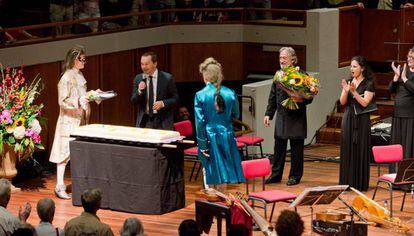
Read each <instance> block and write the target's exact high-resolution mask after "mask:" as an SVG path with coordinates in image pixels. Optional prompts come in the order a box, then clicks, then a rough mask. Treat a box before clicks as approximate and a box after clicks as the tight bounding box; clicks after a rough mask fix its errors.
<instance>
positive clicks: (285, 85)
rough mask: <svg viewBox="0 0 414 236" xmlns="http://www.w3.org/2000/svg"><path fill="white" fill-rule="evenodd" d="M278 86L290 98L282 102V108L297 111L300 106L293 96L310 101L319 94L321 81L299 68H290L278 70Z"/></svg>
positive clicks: (275, 79) (276, 77)
mask: <svg viewBox="0 0 414 236" xmlns="http://www.w3.org/2000/svg"><path fill="white" fill-rule="evenodd" d="M274 81H275V82H276V84H277V86H278V87H279V88H281V89H283V90H284V91H285V92H286V93H287V94H288V95H289V97H288V98H287V99H285V100H283V101H282V103H281V104H282V106H284V107H286V108H288V109H290V110H296V109H298V108H299V106H298V104H297V103H296V102H295V101H294V100H293V99H292V97H291V96H292V95H298V96H299V97H301V98H305V99H310V98H312V97H314V96H315V95H316V94H318V92H319V88H320V86H319V80H318V79H316V78H315V77H313V76H310V75H308V74H306V73H304V72H301V71H300V70H299V67H296V68H295V67H288V68H284V69H281V70H278V71H277V72H276V74H275V76H274Z"/></svg>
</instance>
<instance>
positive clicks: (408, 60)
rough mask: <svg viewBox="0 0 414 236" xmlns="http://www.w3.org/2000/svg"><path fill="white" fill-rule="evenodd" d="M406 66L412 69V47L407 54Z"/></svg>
mask: <svg viewBox="0 0 414 236" xmlns="http://www.w3.org/2000/svg"><path fill="white" fill-rule="evenodd" d="M407 66H409V67H410V68H414V47H412V48H411V49H410V50H409V51H408V54H407Z"/></svg>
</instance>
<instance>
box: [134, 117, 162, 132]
mask: <svg viewBox="0 0 414 236" xmlns="http://www.w3.org/2000/svg"><path fill="white" fill-rule="evenodd" d="M139 127H140V128H150V129H162V121H161V119H160V117H159V116H158V115H157V114H153V115H152V116H149V115H148V114H144V116H143V117H142V120H141V123H140V124H139Z"/></svg>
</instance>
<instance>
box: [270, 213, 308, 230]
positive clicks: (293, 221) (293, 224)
mask: <svg viewBox="0 0 414 236" xmlns="http://www.w3.org/2000/svg"><path fill="white" fill-rule="evenodd" d="M304 229H305V227H304V224H303V220H302V219H301V218H300V215H299V214H298V213H297V212H296V211H291V210H283V211H281V212H280V215H279V217H278V218H277V221H276V232H277V234H278V235H290V236H300V235H302V233H303V231H304Z"/></svg>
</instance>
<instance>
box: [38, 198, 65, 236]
mask: <svg viewBox="0 0 414 236" xmlns="http://www.w3.org/2000/svg"><path fill="white" fill-rule="evenodd" d="M36 210H37V215H38V216H39V218H40V223H39V225H38V226H36V227H35V229H36V233H37V235H39V236H43V235H45V236H46V235H59V236H62V235H64V233H63V229H61V228H58V227H54V226H53V225H52V222H53V217H54V216H55V202H54V201H53V200H52V199H50V198H43V199H40V200H39V201H38V202H37V207H36Z"/></svg>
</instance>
